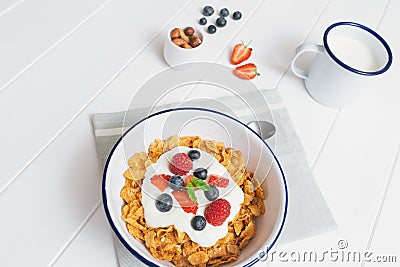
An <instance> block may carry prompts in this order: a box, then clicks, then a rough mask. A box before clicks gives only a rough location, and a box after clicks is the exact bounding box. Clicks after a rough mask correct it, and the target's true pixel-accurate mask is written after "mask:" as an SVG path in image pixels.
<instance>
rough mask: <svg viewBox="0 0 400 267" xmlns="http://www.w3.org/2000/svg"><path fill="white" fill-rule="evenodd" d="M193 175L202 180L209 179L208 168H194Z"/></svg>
mask: <svg viewBox="0 0 400 267" xmlns="http://www.w3.org/2000/svg"><path fill="white" fill-rule="evenodd" d="M193 175H194V177H197V178H199V179H201V180H205V179H207V170H206V169H204V168H197V169H195V170H194V172H193Z"/></svg>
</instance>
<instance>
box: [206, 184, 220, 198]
mask: <svg viewBox="0 0 400 267" xmlns="http://www.w3.org/2000/svg"><path fill="white" fill-rule="evenodd" d="M210 187H211V189H210V190H208V191H204V196H205V197H206V198H207V199H208V200H210V201H214V200H216V199H217V198H218V197H219V190H218V188H217V187H215V186H213V185H210Z"/></svg>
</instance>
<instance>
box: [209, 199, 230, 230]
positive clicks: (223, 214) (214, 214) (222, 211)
mask: <svg viewBox="0 0 400 267" xmlns="http://www.w3.org/2000/svg"><path fill="white" fill-rule="evenodd" d="M230 213H231V204H229V202H228V201H227V200H225V199H222V198H220V199H217V200H215V201H214V202H212V203H211V204H210V205H209V206H208V207H207V208H206V210H205V211H204V217H205V218H206V220H207V222H208V223H209V224H211V225H214V226H220V225H222V224H223V223H224V221H225V220H226V219H227V218H228V217H229V214H230Z"/></svg>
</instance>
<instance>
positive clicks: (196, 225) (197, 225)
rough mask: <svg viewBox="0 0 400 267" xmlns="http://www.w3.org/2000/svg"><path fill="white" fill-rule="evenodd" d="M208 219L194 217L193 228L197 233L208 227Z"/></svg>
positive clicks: (199, 216)
mask: <svg viewBox="0 0 400 267" xmlns="http://www.w3.org/2000/svg"><path fill="white" fill-rule="evenodd" d="M206 224H207V222H206V218H204V217H203V216H201V215H197V216H194V217H193V219H192V227H193V229H194V230H196V231H201V230H203V229H204V227H206Z"/></svg>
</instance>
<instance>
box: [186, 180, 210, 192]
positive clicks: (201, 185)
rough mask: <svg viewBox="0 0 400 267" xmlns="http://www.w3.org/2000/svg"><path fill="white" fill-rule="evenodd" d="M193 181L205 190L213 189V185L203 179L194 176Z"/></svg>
mask: <svg viewBox="0 0 400 267" xmlns="http://www.w3.org/2000/svg"><path fill="white" fill-rule="evenodd" d="M191 182H192V183H193V184H194V185H195V186H196V187H197V188H199V189H201V190H203V191H208V190H210V189H211V187H210V186H209V185H208V184H206V182H204V181H203V180H201V179H199V178H196V177H193V178H192V180H191Z"/></svg>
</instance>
